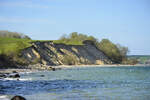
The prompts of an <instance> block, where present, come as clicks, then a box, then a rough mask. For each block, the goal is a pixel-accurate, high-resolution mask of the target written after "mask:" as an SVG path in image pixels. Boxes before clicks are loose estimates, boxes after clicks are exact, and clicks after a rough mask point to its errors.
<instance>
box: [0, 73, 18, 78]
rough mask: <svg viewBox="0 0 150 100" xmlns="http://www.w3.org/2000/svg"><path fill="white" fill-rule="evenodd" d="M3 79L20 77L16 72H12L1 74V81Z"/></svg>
mask: <svg viewBox="0 0 150 100" xmlns="http://www.w3.org/2000/svg"><path fill="white" fill-rule="evenodd" d="M2 78H20V75H19V73H18V72H16V71H12V73H0V79H2Z"/></svg>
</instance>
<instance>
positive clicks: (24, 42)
mask: <svg viewBox="0 0 150 100" xmlns="http://www.w3.org/2000/svg"><path fill="white" fill-rule="evenodd" d="M37 41H39V42H49V41H53V43H55V44H66V45H83V43H82V42H81V41H75V40H73V41H63V40H29V39H18V38H2V37H0V54H5V55H8V56H9V55H11V54H15V55H18V54H19V53H20V51H21V50H23V49H25V48H27V47H30V46H31V45H32V44H31V42H37Z"/></svg>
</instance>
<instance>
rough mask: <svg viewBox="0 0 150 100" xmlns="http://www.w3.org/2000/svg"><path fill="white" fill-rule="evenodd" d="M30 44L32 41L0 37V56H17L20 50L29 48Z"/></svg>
mask: <svg viewBox="0 0 150 100" xmlns="http://www.w3.org/2000/svg"><path fill="white" fill-rule="evenodd" d="M30 42H32V40H29V39H17V38H1V37H0V54H5V55H8V56H9V55H11V54H15V55H18V54H19V52H20V51H21V50H23V49H24V48H27V47H30V46H31V44H30Z"/></svg>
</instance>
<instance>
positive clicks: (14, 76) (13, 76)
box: [9, 73, 20, 78]
mask: <svg viewBox="0 0 150 100" xmlns="http://www.w3.org/2000/svg"><path fill="white" fill-rule="evenodd" d="M9 77H10V78H20V75H19V74H18V73H17V74H15V75H10V76H9Z"/></svg>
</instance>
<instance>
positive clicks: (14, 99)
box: [11, 96, 26, 100]
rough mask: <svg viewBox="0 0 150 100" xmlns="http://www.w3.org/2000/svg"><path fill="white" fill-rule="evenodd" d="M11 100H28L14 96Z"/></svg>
mask: <svg viewBox="0 0 150 100" xmlns="http://www.w3.org/2000/svg"><path fill="white" fill-rule="evenodd" d="M11 100H26V99H25V98H24V97H22V96H14V97H13V98H12V99H11Z"/></svg>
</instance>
